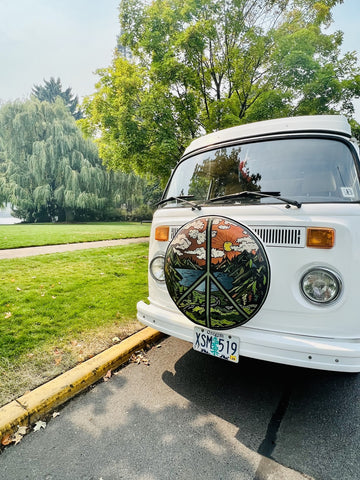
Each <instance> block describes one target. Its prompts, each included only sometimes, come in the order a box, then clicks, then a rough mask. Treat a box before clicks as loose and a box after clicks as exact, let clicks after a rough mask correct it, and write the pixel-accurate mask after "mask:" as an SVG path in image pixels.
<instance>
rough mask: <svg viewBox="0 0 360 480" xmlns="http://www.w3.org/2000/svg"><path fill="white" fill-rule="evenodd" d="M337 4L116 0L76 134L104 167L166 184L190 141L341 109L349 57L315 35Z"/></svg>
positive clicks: (354, 75)
mask: <svg viewBox="0 0 360 480" xmlns="http://www.w3.org/2000/svg"><path fill="white" fill-rule="evenodd" d="M338 3H341V0H277V1H275V0H257V1H254V0H181V1H179V0H153V1H152V2H150V3H149V2H148V1H147V0H143V1H141V0H140V1H139V0H122V2H121V4H120V22H121V29H122V31H123V32H124V33H123V35H122V37H121V42H122V45H123V46H124V47H126V48H128V49H130V50H131V53H132V59H131V60H127V59H125V58H123V57H122V56H121V54H120V53H119V52H117V53H115V55H114V59H113V62H112V64H111V65H110V66H109V67H108V68H106V69H103V70H99V71H98V74H99V76H100V79H99V82H98V83H97V85H96V92H95V93H94V94H93V95H92V96H90V97H88V98H87V99H85V102H84V104H83V108H84V110H85V114H86V118H85V119H83V120H81V121H80V123H81V127H82V129H83V130H84V131H85V132H86V133H87V134H89V135H94V136H95V137H96V141H97V142H98V145H99V149H100V154H101V157H102V158H103V159H104V161H105V162H107V163H108V165H109V166H110V167H113V168H121V169H123V170H125V171H129V170H134V171H136V172H138V173H144V172H151V173H153V174H155V175H157V176H159V177H162V178H163V179H164V178H167V176H168V175H169V172H170V169H171V168H172V167H173V166H174V164H175V163H176V161H177V160H178V159H179V157H180V155H181V153H182V151H183V150H184V148H185V147H186V145H187V144H188V143H189V142H190V141H191V139H192V138H194V137H196V136H198V135H200V134H202V133H208V132H211V131H214V130H217V129H220V128H224V127H230V126H233V125H238V124H242V123H248V122H253V121H257V120H263V119H269V118H274V117H283V116H294V115H307V114H323V113H336V112H341V113H344V114H346V115H347V116H348V117H351V116H352V114H353V113H354V107H353V103H352V99H353V97H354V96H355V97H356V96H359V94H360V69H359V66H358V63H357V57H356V54H355V53H354V52H349V53H347V54H345V55H344V56H342V55H341V54H340V47H341V43H342V33H341V32H336V33H333V34H326V33H324V32H325V30H326V27H327V26H328V25H329V24H330V22H331V9H332V8H333V7H334V6H335V5H336V4H338Z"/></svg>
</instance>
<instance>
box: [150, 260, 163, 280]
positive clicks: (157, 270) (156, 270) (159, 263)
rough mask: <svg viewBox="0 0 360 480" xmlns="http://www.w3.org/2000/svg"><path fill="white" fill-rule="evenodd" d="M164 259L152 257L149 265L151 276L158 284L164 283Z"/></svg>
mask: <svg viewBox="0 0 360 480" xmlns="http://www.w3.org/2000/svg"><path fill="white" fill-rule="evenodd" d="M164 265H165V259H164V257H163V256H158V257H154V258H153V259H152V260H151V263H150V273H151V276H152V277H153V278H154V279H155V280H156V281H158V282H165V271H164Z"/></svg>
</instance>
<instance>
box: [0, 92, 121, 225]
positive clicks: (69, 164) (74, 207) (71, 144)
mask: <svg viewBox="0 0 360 480" xmlns="http://www.w3.org/2000/svg"><path fill="white" fill-rule="evenodd" d="M0 145H1V155H0V158H1V159H2V160H3V161H2V163H1V171H0V192H1V196H4V197H5V198H6V199H7V201H9V202H11V204H12V205H13V208H14V212H15V215H16V216H17V217H19V218H22V219H24V220H26V221H29V222H32V221H49V220H53V221H54V220H56V219H58V220H67V221H70V220H73V219H76V218H77V219H81V218H88V217H89V216H96V215H100V216H101V213H102V212H103V211H105V210H106V208H108V207H109V205H111V202H112V196H113V193H114V192H113V189H112V186H113V185H112V184H113V182H111V181H110V180H111V179H110V177H109V175H108V174H107V172H106V170H105V168H104V167H103V165H102V164H101V161H100V160H99V158H98V154H97V149H96V147H95V145H94V144H93V142H91V141H90V140H85V139H84V138H83V136H82V134H81V131H80V130H79V129H78V127H77V126H76V122H75V120H74V119H73V117H72V116H71V114H70V113H69V111H68V109H67V108H66V107H65V106H64V103H63V101H62V100H61V99H56V100H55V103H48V102H45V101H43V102H40V101H39V100H36V99H32V100H28V101H26V102H24V103H21V102H14V103H9V104H6V105H4V106H3V107H2V108H1V109H0Z"/></svg>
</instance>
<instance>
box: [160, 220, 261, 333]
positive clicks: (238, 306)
mask: <svg viewBox="0 0 360 480" xmlns="http://www.w3.org/2000/svg"><path fill="white" fill-rule="evenodd" d="M165 281H166V286H167V289H168V291H169V294H170V296H171V298H172V299H173V301H174V302H175V304H176V305H177V307H178V308H179V310H180V311H181V312H182V313H183V314H184V315H185V316H186V317H187V318H188V319H190V320H191V321H192V322H194V323H196V324H198V325H201V326H204V327H207V328H211V329H214V330H223V329H229V328H234V327H237V326H239V325H243V324H244V323H246V322H248V321H249V320H250V319H251V318H252V317H253V316H254V315H255V314H256V313H257V312H258V311H259V309H260V308H261V306H262V305H263V303H264V301H265V299H266V296H267V293H268V290H269V285H270V266H269V261H268V258H267V255H266V252H265V249H264V247H263V245H262V243H261V242H260V240H259V239H258V238H257V237H256V235H255V234H254V233H252V232H251V231H250V230H249V229H248V228H247V227H246V226H244V225H242V224H241V223H238V222H235V221H234V220H230V219H228V218H225V217H219V216H206V217H198V218H197V219H196V220H193V221H191V222H189V223H186V224H185V225H184V226H183V227H181V228H180V230H179V231H178V232H177V233H176V235H175V237H174V238H173V240H172V241H171V242H170V244H169V246H168V249H167V251H166V256H165Z"/></svg>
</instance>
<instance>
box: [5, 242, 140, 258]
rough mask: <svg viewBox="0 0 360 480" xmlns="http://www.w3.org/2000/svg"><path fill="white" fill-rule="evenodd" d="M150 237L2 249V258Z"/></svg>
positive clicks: (116, 244)
mask: <svg viewBox="0 0 360 480" xmlns="http://www.w3.org/2000/svg"><path fill="white" fill-rule="evenodd" d="M148 240H149V237H137V238H122V239H119V240H101V241H97V242H82V243H65V244H60V245H44V246H41V247H23V248H10V249H6V250H0V260H5V259H7V258H21V257H32V256H34V255H44V254H47V253H62V252H70V251H74V250H85V249H88V248H101V247H116V246H118V245H129V244H131V243H141V242H147V241H148Z"/></svg>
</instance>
